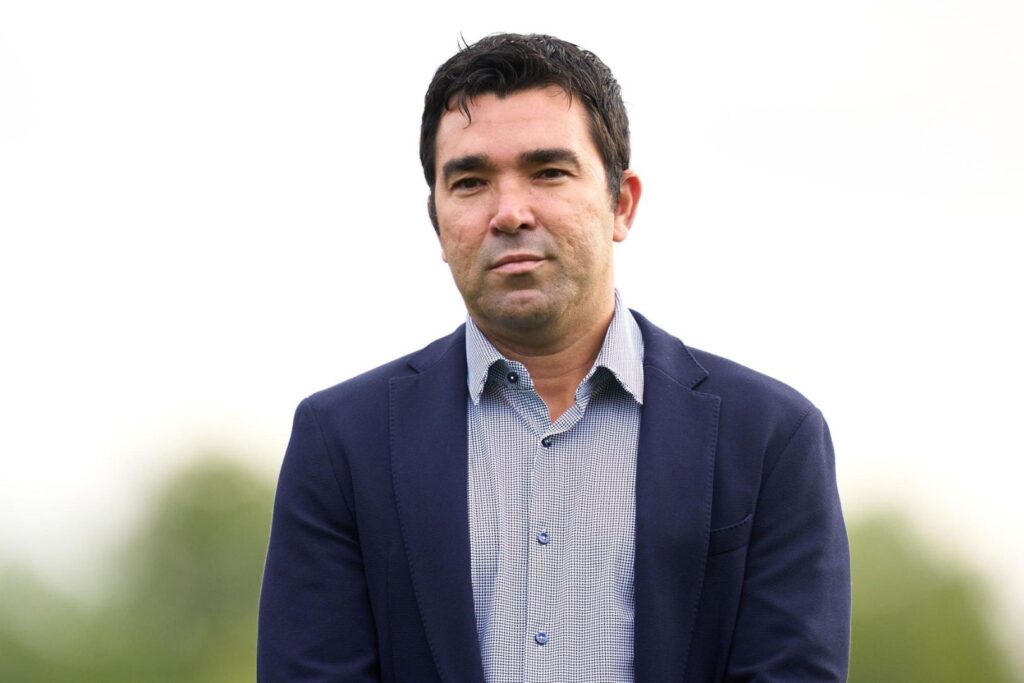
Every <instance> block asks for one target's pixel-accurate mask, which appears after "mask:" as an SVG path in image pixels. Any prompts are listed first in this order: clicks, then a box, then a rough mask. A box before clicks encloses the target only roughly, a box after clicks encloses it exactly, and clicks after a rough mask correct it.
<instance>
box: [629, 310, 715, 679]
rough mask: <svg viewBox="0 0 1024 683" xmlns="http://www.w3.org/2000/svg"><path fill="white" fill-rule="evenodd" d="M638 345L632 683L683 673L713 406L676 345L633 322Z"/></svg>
mask: <svg viewBox="0 0 1024 683" xmlns="http://www.w3.org/2000/svg"><path fill="white" fill-rule="evenodd" d="M634 316H635V317H636V319H637V322H638V323H639V325H640V329H641V332H642V333H643V338H644V405H643V416H642V418H641V421H640V435H639V440H638V443H637V463H636V558H635V577H634V587H635V590H634V596H635V597H634V647H633V650H634V671H635V679H636V683H658V682H660V681H668V680H680V679H681V678H682V676H683V675H684V672H685V671H686V662H687V658H688V655H689V647H690V641H691V638H692V635H693V627H694V620H695V619H696V614H697V606H698V601H699V599H700V592H701V587H702V585H703V582H704V568H705V562H706V557H707V545H708V538H709V535H710V531H711V495H712V485H713V483H714V468H715V448H716V442H717V437H718V406H719V399H718V397H717V396H713V395H710V394H701V393H699V392H696V391H693V387H694V386H696V385H697V384H698V383H699V382H700V381H701V380H702V379H704V377H706V376H707V372H706V371H705V370H704V368H702V367H701V366H700V365H699V364H698V363H697V361H696V360H694V358H693V356H691V355H690V352H689V351H688V350H687V349H686V347H685V346H683V344H682V342H680V341H679V340H678V339H676V338H674V337H672V336H670V335H669V334H667V333H666V332H664V331H662V330H660V329H658V328H657V327H655V326H654V325H652V324H651V323H650V322H649V321H647V320H646V319H645V318H643V316H640V315H639V314H636V313H634Z"/></svg>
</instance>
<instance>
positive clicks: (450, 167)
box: [441, 154, 494, 184]
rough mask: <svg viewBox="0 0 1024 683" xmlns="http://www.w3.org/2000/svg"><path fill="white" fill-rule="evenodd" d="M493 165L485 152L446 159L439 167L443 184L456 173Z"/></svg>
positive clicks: (478, 169)
mask: <svg viewBox="0 0 1024 683" xmlns="http://www.w3.org/2000/svg"><path fill="white" fill-rule="evenodd" d="M493 166H494V164H492V163H491V159H490V157H488V156H487V155H486V154H467V155H466V156H464V157H457V158H455V159H451V160H449V161H446V162H445V163H444V166H442V167H441V177H442V178H443V179H444V182H445V184H447V183H448V181H449V180H451V178H452V176H453V175H456V174H458V173H467V172H470V171H480V170H483V169H486V168H492V167H493Z"/></svg>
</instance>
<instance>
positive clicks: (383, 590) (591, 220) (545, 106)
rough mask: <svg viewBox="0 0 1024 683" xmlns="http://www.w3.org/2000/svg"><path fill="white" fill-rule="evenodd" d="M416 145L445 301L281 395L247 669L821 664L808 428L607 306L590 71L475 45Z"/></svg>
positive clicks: (455, 60) (439, 88)
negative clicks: (334, 371)
mask: <svg viewBox="0 0 1024 683" xmlns="http://www.w3.org/2000/svg"><path fill="white" fill-rule="evenodd" d="M420 155H421V160H422V161H423V169H424V174H425V176H426V178H427V182H428V185H429V186H430V199H429V205H428V209H429V213H430V216H431V219H432V221H433V223H434V227H435V229H436V230H437V233H438V237H439V240H440V245H441V252H442V255H443V258H444V260H445V261H446V262H447V263H448V266H449V267H450V269H451V272H452V276H453V277H454V279H455V284H456V285H457V287H458V289H459V291H460V292H461V294H462V297H463V299H464V301H465V303H466V308H467V310H468V313H469V315H468V318H467V321H466V324H465V325H463V326H461V327H460V328H459V329H457V330H456V331H455V332H454V333H453V334H451V335H450V336H448V337H445V338H443V339H440V340H437V341H435V342H434V343H432V344H431V345H429V346H427V347H426V348H425V349H423V350H421V351H419V352H417V353H414V354H411V355H410V356H407V357H405V358H401V359H398V360H396V361H394V362H392V363H389V364H387V365H385V366H383V367H380V368H378V369H376V370H373V371H371V372H369V373H366V374H364V375H362V376H359V377H356V378H354V379H351V380H349V381H347V382H344V383H342V384H340V385H338V386H335V387H333V388H331V389H328V390H326V391H323V392H320V393H318V394H314V395H313V396H311V397H309V398H308V399H306V400H305V401H303V402H302V404H301V405H300V406H299V408H298V411H297V413H296V417H295V425H294V430H293V433H292V438H291V442H290V444H289V447H288V451H287V453H286V455H285V460H284V465H283V467H282V471H281V477H280V482H279V486H278V493H277V499H276V502H275V508H274V521H273V527H272V531H271V538H270V548H269V551H268V556H267V565H266V573H265V577H264V584H263V594H262V597H261V603H260V635H259V662H258V667H259V677H260V680H261V681H264V682H265V683H279V682H282V681H360V682H364V681H408V682H410V683H426V682H429V681H449V682H459V683H461V682H463V681H473V682H481V681H485V680H486V681H489V682H491V683H504V682H506V681H541V682H553V681H587V682H598V683H603V682H606V681H608V682H611V681H637V682H644V683H661V682H663V681H721V680H726V681H838V680H845V677H846V667H847V656H848V639H849V610H850V585H849V555H848V550H847V541H846V535H845V530H844V526H843V520H842V515H841V512H840V507H839V500H838V496H837V493H836V486H835V476H834V465H833V454H832V446H831V442H830V439H829V435H828V429H827V427H826V425H825V422H824V420H823V419H822V416H821V414H820V413H819V412H818V410H817V409H816V408H814V407H813V406H812V405H811V404H810V403H809V402H808V401H807V400H806V399H804V398H803V397H802V396H800V395H799V394H798V393H796V392H795V391H793V390H792V389H790V388H788V387H786V386H784V385H782V384H780V383H778V382H775V381H774V380H771V379H769V378H767V377H764V376H763V375H759V374H757V373H755V372H753V371H751V370H748V369H746V368H743V367H741V366H738V365H736V364H734V363H731V362H729V361H726V360H724V359H721V358H717V357H715V356H712V355H710V354H707V353H704V352H700V351H697V350H693V349H687V348H686V347H685V346H683V344H682V342H680V341H679V340H677V339H675V338H673V337H671V336H670V335H668V334H667V333H666V332H664V331H662V330H660V329H658V328H657V327H655V326H654V325H653V324H651V323H650V322H648V321H647V320H645V319H644V318H643V317H642V316H640V315H638V314H635V313H631V312H630V311H629V310H628V309H626V308H624V307H623V305H622V303H621V301H620V300H619V298H618V296H617V294H616V292H615V289H614V284H613V268H612V246H613V244H614V243H615V242H619V241H622V240H623V239H625V237H626V235H627V233H628V231H629V228H630V226H631V224H632V222H633V218H634V216H635V213H636V208H637V203H638V202H639V199H640V195H641V184H640V181H639V179H638V177H637V175H636V173H634V172H633V171H632V170H630V168H629V134H628V124H627V118H626V113H625V109H624V107H623V104H622V99H621V96H620V93H619V88H618V85H617V84H616V82H615V80H614V78H613V77H612V75H611V73H610V71H608V69H607V67H605V65H604V64H603V63H602V62H601V61H600V60H598V59H597V57H595V56H594V55H593V54H591V53H588V52H585V51H582V50H580V49H578V48H577V47H575V46H574V45H571V44H568V43H565V42H563V41H561V40H558V39H555V38H551V37H548V36H517V35H498V36H492V37H489V38H486V39H484V40H481V41H480V42H478V43H476V44H474V45H472V46H469V47H467V48H466V49H464V50H462V51H460V52H459V53H458V54H456V55H455V56H454V57H452V58H451V59H450V60H449V61H448V62H447V63H445V64H444V65H443V66H442V67H441V68H440V69H439V70H438V72H437V74H436V75H435V77H434V80H433V82H432V83H431V85H430V88H429V89H428V92H427V97H426V103H425V108H424V113H423V126H422V130H421V148H420Z"/></svg>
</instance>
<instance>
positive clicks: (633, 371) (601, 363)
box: [466, 290, 644, 405]
mask: <svg viewBox="0 0 1024 683" xmlns="http://www.w3.org/2000/svg"><path fill="white" fill-rule="evenodd" d="M499 362H500V363H503V364H505V365H509V366H511V365H513V364H514V365H515V366H516V367H517V368H521V372H525V368H522V366H521V365H520V364H519V363H515V362H514V361H510V360H508V359H507V358H505V357H504V356H502V355H501V353H500V352H499V351H498V350H497V349H496V348H494V345H493V344H491V342H490V341H489V340H488V339H487V337H485V336H484V334H483V332H481V331H480V328H479V327H477V326H476V323H474V322H473V319H472V318H471V317H470V316H468V315H467V316H466V367H467V368H468V371H467V373H466V384H467V386H468V388H469V396H470V398H471V399H472V400H473V403H475V404H478V403H480V395H481V394H482V393H483V390H484V387H485V386H486V385H487V378H488V376H489V373H490V369H491V366H492V365H494V364H495V363H499ZM599 368H606V369H607V370H608V371H609V372H611V373H612V375H613V376H614V377H615V379H616V380H617V381H618V383H619V384H620V385H621V386H622V388H623V389H625V390H626V391H627V392H629V394H630V395H631V396H632V397H633V398H634V400H636V402H637V403H639V404H641V405H643V402H644V401H643V397H644V341H643V337H642V335H641V334H640V326H639V325H637V322H636V319H635V318H633V316H632V315H631V314H630V313H629V310H628V309H627V308H626V307H625V306H624V305H623V304H622V298H621V297H620V296H619V292H618V290H616V291H615V313H613V314H612V321H611V323H610V324H609V325H608V331H607V332H606V333H605V335H604V342H603V343H602V344H601V350H600V351H598V353H597V358H596V359H595V360H594V365H593V366H592V367H591V368H590V372H588V373H587V375H586V377H584V378H583V381H582V382H580V386H581V387H583V386H584V385H586V384H587V383H588V382H589V381H590V379H591V378H592V377H593V376H594V373H595V372H597V370H598V369H599ZM577 393H579V392H578V391H577Z"/></svg>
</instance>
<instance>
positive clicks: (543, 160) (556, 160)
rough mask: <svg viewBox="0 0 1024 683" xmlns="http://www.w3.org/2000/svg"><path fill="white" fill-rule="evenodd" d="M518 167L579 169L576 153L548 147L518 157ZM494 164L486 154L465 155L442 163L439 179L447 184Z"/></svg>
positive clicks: (489, 167) (487, 168)
mask: <svg viewBox="0 0 1024 683" xmlns="http://www.w3.org/2000/svg"><path fill="white" fill-rule="evenodd" d="M518 162H519V165H520V166H543V165H544V164H568V165H571V166H572V167H573V168H574V169H579V168H580V158H579V156H577V154H576V152H573V151H572V150H571V149H566V148H564V147H550V148H542V149H532V150H530V151H529V152H523V153H522V154H520V155H519V157H518ZM493 168H494V163H493V162H492V161H491V158H490V157H489V156H487V155H486V154H467V155H466V156H461V157H456V158H455V159H450V160H448V161H446V162H445V163H444V165H443V166H442V167H441V178H442V179H443V180H444V183H445V184H447V183H448V182H449V181H450V180H451V179H452V176H455V175H457V174H459V173H472V172H474V171H483V170H491V169H493Z"/></svg>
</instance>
